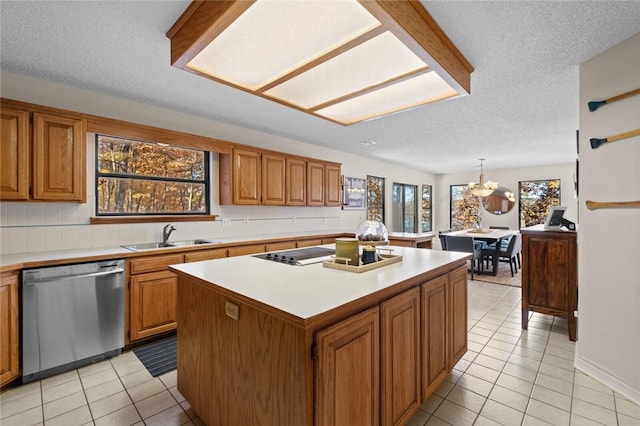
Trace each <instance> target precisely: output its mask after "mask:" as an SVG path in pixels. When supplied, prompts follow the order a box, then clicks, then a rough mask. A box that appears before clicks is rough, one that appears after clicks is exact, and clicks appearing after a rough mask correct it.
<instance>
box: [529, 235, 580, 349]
mask: <svg viewBox="0 0 640 426" xmlns="http://www.w3.org/2000/svg"><path fill="white" fill-rule="evenodd" d="M520 232H521V234H522V328H523V329H525V330H526V329H527V327H528V321H529V311H534V312H540V313H543V314H547V315H555V316H559V317H561V318H566V319H567V320H568V324H569V339H570V340H574V341H575V340H576V337H577V336H576V332H577V320H576V317H575V315H574V312H575V310H576V309H577V308H578V278H577V275H578V265H577V242H576V240H577V233H576V232H563V231H546V230H531V229H527V228H525V229H522V230H520Z"/></svg>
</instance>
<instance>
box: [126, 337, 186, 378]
mask: <svg viewBox="0 0 640 426" xmlns="http://www.w3.org/2000/svg"><path fill="white" fill-rule="evenodd" d="M176 344H177V336H174V337H170V338H168V339H164V340H161V341H159V342H154V343H151V344H149V345H146V346H143V347H141V348H138V349H134V350H133V353H134V354H136V356H137V357H138V359H139V360H140V361H141V362H142V364H143V365H144V366H145V367H146V369H147V370H148V371H149V373H150V374H151V375H152V376H153V377H156V376H159V375H161V374H164V373H167V372H169V371H172V370H175V369H176Z"/></svg>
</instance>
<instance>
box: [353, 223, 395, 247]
mask: <svg viewBox="0 0 640 426" xmlns="http://www.w3.org/2000/svg"><path fill="white" fill-rule="evenodd" d="M356 238H357V239H358V241H359V242H360V244H361V245H382V244H389V234H388V233H387V227H386V226H384V223H382V222H378V221H377V220H365V221H364V222H362V223H360V225H358V229H357V230H356Z"/></svg>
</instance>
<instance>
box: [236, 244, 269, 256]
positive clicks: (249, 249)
mask: <svg viewBox="0 0 640 426" xmlns="http://www.w3.org/2000/svg"><path fill="white" fill-rule="evenodd" d="M264 251H265V245H264V244H252V245H249V246H238V247H230V248H229V257H232V256H243V255H245V254H254V253H264Z"/></svg>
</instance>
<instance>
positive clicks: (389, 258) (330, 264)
mask: <svg viewBox="0 0 640 426" xmlns="http://www.w3.org/2000/svg"><path fill="white" fill-rule="evenodd" d="M378 256H380V259H381V260H378V261H377V262H373V263H369V264H366V265H360V266H355V265H347V264H344V263H336V259H331V260H326V261H324V262H322V266H323V267H325V268H331V269H339V270H341V271H348V272H358V273H359V272H366V271H370V270H372V269H376V268H381V267H383V266H387V265H391V264H392V263H398V262H402V256H400V255H394V254H380V253H378Z"/></svg>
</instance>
